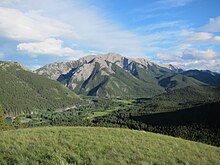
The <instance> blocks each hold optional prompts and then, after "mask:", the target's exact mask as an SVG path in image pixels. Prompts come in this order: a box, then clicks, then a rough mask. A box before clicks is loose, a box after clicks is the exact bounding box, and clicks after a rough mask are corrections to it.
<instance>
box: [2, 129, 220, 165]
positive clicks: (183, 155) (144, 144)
mask: <svg viewBox="0 0 220 165" xmlns="http://www.w3.org/2000/svg"><path fill="white" fill-rule="evenodd" d="M0 135H1V138H0V164H17V165H19V164H22V165H25V164H47V165H50V164H51V165H56V164H114V165H115V164H206V165H208V164H212V165H215V164H216V165H217V164H220V157H219V155H220V148H217V147H213V146H208V145H205V144H201V143H196V142H190V141H187V140H182V139H178V138H173V137H169V136H164V135H159V134H154V133H148V132H143V131H132V130H126V129H109V128H108V129H107V128H88V127H87V128H85V127H84V128H83V127H52V128H51V127H50V128H49V127H46V128H34V129H20V130H15V131H4V132H0Z"/></svg>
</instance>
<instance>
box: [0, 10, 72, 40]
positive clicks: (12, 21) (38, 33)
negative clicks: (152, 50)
mask: <svg viewBox="0 0 220 165" xmlns="http://www.w3.org/2000/svg"><path fill="white" fill-rule="evenodd" d="M0 22H1V23H0V35H1V36H5V37H8V38H10V39H14V40H17V41H29V40H31V41H42V40H45V39H47V38H50V37H60V36H68V35H72V36H74V33H73V31H72V30H71V27H70V26H68V25H67V24H64V23H62V22H59V21H56V20H54V19H50V18H47V17H43V16H41V15H40V14H39V13H36V12H33V11H32V12H31V11H28V12H21V11H19V10H17V9H13V8H4V7H0Z"/></svg>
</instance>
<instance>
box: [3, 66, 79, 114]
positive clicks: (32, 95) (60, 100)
mask: <svg viewBox="0 0 220 165" xmlns="http://www.w3.org/2000/svg"><path fill="white" fill-rule="evenodd" d="M0 77H1V79H0V103H1V104H2V106H3V108H4V110H5V111H6V112H7V113H8V114H13V115H16V114H20V113H22V112H26V113H30V112H32V111H37V110H42V109H54V108H62V107H66V106H70V105H74V103H76V102H78V101H79V98H78V96H76V95H75V93H74V92H72V91H71V90H69V89H68V88H66V87H65V86H63V85H61V84H60V83H58V82H56V81H53V80H50V79H48V78H45V77H43V76H39V75H37V74H35V73H32V72H30V71H28V70H25V69H24V68H23V67H22V66H21V65H20V64H18V63H12V62H0Z"/></svg>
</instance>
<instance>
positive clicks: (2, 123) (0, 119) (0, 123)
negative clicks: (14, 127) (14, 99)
mask: <svg viewBox="0 0 220 165" xmlns="http://www.w3.org/2000/svg"><path fill="white" fill-rule="evenodd" d="M7 127H8V125H7V123H6V120H5V115H4V111H3V108H2V106H1V105H0V131H1V130H6V129H7Z"/></svg>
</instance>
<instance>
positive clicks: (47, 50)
mask: <svg viewBox="0 0 220 165" xmlns="http://www.w3.org/2000/svg"><path fill="white" fill-rule="evenodd" d="M62 44H63V41H61V40H58V39H54V38H49V39H46V40H45V41H41V42H28V43H21V44H19V45H17V50H19V51H24V52H28V53H33V54H47V55H54V56H61V57H62V56H64V57H70V58H71V57H72V58H73V59H74V58H76V57H80V56H82V55H84V53H83V52H82V51H78V50H73V49H71V48H69V47H62Z"/></svg>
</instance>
